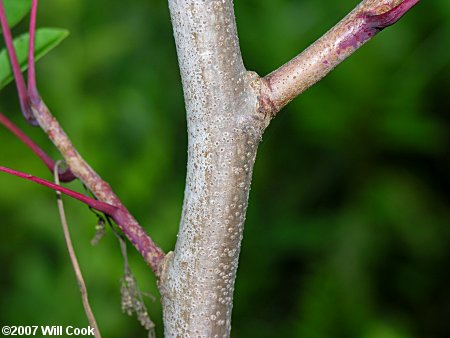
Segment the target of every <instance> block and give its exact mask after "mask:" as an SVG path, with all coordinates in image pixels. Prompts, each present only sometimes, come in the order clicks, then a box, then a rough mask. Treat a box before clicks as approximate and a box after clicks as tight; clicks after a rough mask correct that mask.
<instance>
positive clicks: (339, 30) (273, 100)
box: [259, 0, 420, 116]
mask: <svg viewBox="0 0 450 338" xmlns="http://www.w3.org/2000/svg"><path fill="white" fill-rule="evenodd" d="M419 1H420V0H364V1H362V2H361V3H360V4H359V5H358V6H357V7H356V8H355V9H354V10H353V11H352V12H350V13H349V14H348V15H347V16H346V17H345V18H344V19H343V20H342V21H340V22H339V23H338V24H337V25H336V26H334V27H333V28H332V29H331V30H329V31H328V32H327V33H325V34H324V35H323V36H322V37H321V38H320V39H319V40H317V41H316V42H314V43H313V44H312V45H311V46H310V47H308V48H307V49H306V50H305V51H304V52H302V53H301V54H299V55H298V56H296V57H295V58H294V59H292V60H291V61H289V62H288V63H286V64H285V65H283V66H281V67H280V68H278V69H277V70H275V71H273V72H272V73H270V74H269V75H267V76H265V77H264V78H263V79H262V83H261V84H262V86H261V95H260V99H259V111H260V112H261V113H264V114H265V115H267V114H270V115H272V116H274V115H275V114H276V113H277V112H278V111H279V110H281V108H283V107H284V106H285V105H286V104H288V103H289V102H290V101H291V100H293V99H294V98H295V97H296V96H298V95H299V94H301V93H302V92H303V91H305V90H306V89H308V88H309V87H311V86H312V85H313V84H315V83H317V82H318V81H320V80H321V79H322V78H323V77H324V76H325V75H327V74H328V73H329V72H330V71H332V70H333V69H334V68H335V67H336V66H337V65H338V64H339V63H341V62H342V61H344V60H345V59H346V58H347V57H348V56H350V55H351V54H352V53H353V52H355V51H356V50H357V49H358V48H359V47H361V46H362V45H363V44H364V43H366V42H367V41H368V40H370V39H371V38H372V37H373V36H375V35H376V34H377V33H378V32H380V31H381V30H383V29H384V28H386V27H388V26H390V25H392V24H394V23H395V22H397V21H398V20H399V19H400V18H401V17H402V16H403V15H404V14H405V13H406V12H408V11H409V10H410V9H411V8H412V7H413V6H414V5H416V4H417V3H418V2H419Z"/></svg>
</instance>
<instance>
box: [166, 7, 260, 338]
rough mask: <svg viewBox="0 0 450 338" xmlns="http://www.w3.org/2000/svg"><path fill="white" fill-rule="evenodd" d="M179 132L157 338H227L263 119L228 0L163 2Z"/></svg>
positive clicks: (256, 86)
mask: <svg viewBox="0 0 450 338" xmlns="http://www.w3.org/2000/svg"><path fill="white" fill-rule="evenodd" d="M169 7H170V12H171V18H172V24H173V28H174V36H175V42H176V46H177V52H178V59H179V65H180V71H181V77H182V82H183V90H184V97H185V104H186V114H187V124H188V166H187V179H186V188H185V196H184V203H183V212H182V217H181V222H180V229H179V233H178V240H177V243H176V247H175V251H174V253H173V254H171V255H168V259H167V261H166V264H165V267H164V272H163V273H162V275H161V280H160V288H161V289H162V304H163V313H164V328H165V336H166V337H188V336H189V337H200V336H201V337H227V336H229V333H230V328H231V325H230V319H231V309H232V304H233V290H234V281H235V277H236V270H237V266H238V257H239V251H240V244H241V239H242V233H243V227H244V220H245V213H246V209H247V203H248V195H249V190H250V181H251V176H252V169H253V164H254V161H255V156H256V150H257V147H258V143H259V142H260V139H261V135H262V132H263V130H264V129H265V127H266V126H267V124H268V120H269V119H268V117H267V116H264V115H263V114H261V113H258V107H257V105H258V92H259V83H260V80H259V77H258V76H257V75H256V74H255V73H253V72H247V71H246V70H245V68H244V65H243V62H242V58H241V53H240V49H239V43H238V38H237V32H236V23H235V18H234V12H233V2H232V1H231V0H206V1H202V0H169Z"/></svg>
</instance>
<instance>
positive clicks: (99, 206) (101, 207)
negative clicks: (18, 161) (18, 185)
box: [0, 166, 120, 223]
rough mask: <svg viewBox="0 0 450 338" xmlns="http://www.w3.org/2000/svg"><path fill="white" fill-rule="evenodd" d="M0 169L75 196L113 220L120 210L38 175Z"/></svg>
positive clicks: (0, 167) (4, 168)
mask: <svg viewBox="0 0 450 338" xmlns="http://www.w3.org/2000/svg"><path fill="white" fill-rule="evenodd" d="M0 171H3V172H5V173H7V174H10V175H14V176H17V177H20V178H23V179H26V180H28V181H32V182H35V183H37V184H40V185H43V186H45V187H47V188H50V189H53V190H55V191H59V192H61V193H63V194H65V195H67V196H70V197H73V198H75V199H77V200H79V201H81V202H83V203H85V204H87V205H88V206H90V207H91V208H93V209H95V210H98V211H100V212H103V213H105V214H107V215H109V216H111V218H112V219H113V220H114V221H116V218H117V215H118V212H119V211H120V209H119V208H118V207H115V206H113V205H111V204H108V203H105V202H102V201H98V200H95V199H93V198H90V197H87V196H85V195H83V194H80V193H78V192H76V191H73V190H70V189H67V188H64V187H62V186H60V185H57V184H55V183H52V182H48V181H46V180H43V179H42V178H39V177H36V176H33V175H30V174H25V173H23V172H20V171H16V170H13V169H9V168H6V167H2V166H0ZM119 221H120V220H119ZM116 222H117V221H116ZM117 223H118V222H117Z"/></svg>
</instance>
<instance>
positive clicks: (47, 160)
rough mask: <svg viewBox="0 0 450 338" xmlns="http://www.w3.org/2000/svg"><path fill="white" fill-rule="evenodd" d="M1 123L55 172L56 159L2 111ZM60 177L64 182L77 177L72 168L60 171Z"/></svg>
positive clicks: (0, 114)
mask: <svg viewBox="0 0 450 338" xmlns="http://www.w3.org/2000/svg"><path fill="white" fill-rule="evenodd" d="M0 123H1V124H3V125H4V126H5V127H6V128H7V129H9V131H11V132H12V133H13V134H14V135H16V136H17V138H18V139H20V140H21V141H22V142H23V143H25V145H26V146H27V147H28V148H30V149H31V150H32V151H33V152H34V153H35V154H36V155H37V156H38V157H39V158H40V159H41V160H42V162H44V164H45V166H46V167H47V168H48V169H49V170H50V171H51V172H53V168H54V167H55V161H53V159H52V158H51V157H50V156H48V155H47V154H46V153H45V151H43V150H42V149H41V148H40V147H39V146H38V145H37V144H36V143H34V141H33V140H32V139H30V138H29V137H28V136H27V135H26V134H25V133H24V132H23V131H22V130H20V129H19V128H18V127H17V126H16V125H15V124H14V123H12V122H11V121H10V120H9V119H8V118H7V117H6V116H5V115H3V114H2V113H0ZM59 179H60V180H61V181H62V182H71V181H73V180H74V179H76V177H75V175H74V174H73V173H72V171H71V170H70V168H67V169H66V170H64V171H61V172H60V173H59Z"/></svg>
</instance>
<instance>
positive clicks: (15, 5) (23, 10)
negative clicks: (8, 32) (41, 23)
mask: <svg viewBox="0 0 450 338" xmlns="http://www.w3.org/2000/svg"><path fill="white" fill-rule="evenodd" d="M3 6H4V7H5V12H6V18H7V19H8V25H9V27H10V28H12V27H14V26H15V25H17V24H18V23H19V22H20V20H22V19H23V17H24V16H25V15H27V13H28V12H29V11H30V8H31V1H30V0H3ZM1 31H2V29H1V28H0V33H1Z"/></svg>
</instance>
